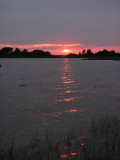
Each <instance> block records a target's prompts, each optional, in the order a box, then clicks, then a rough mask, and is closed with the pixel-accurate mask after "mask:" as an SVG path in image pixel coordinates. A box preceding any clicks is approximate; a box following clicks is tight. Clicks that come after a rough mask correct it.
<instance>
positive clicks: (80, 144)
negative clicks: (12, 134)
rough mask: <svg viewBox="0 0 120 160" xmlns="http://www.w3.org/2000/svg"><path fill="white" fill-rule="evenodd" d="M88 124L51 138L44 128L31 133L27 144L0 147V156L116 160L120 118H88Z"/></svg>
mask: <svg viewBox="0 0 120 160" xmlns="http://www.w3.org/2000/svg"><path fill="white" fill-rule="evenodd" d="M90 121H91V123H90V126H88V127H86V128H87V131H85V130H86V129H85V130H84V129H82V128H81V129H78V128H76V129H75V128H74V129H71V130H70V131H69V132H67V133H65V135H64V137H58V138H55V136H54V135H53V134H52V133H49V132H47V131H46V135H45V136H44V137H40V136H38V137H34V138H33V139H32V140H31V142H30V143H29V144H28V145H24V146H23V145H22V146H19V147H16V145H15V138H13V140H12V143H11V145H10V146H9V147H8V146H4V147H3V146H1V147H0V160H62V159H63V160H64V159H65V160H119V159H120V119H119V118H117V117H114V116H112V117H101V118H100V119H95V118H94V117H93V118H91V120H90Z"/></svg>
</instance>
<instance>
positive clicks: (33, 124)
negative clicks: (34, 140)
mask: <svg viewBox="0 0 120 160" xmlns="http://www.w3.org/2000/svg"><path fill="white" fill-rule="evenodd" d="M0 63H1V64H2V67H1V68H0V135H1V136H2V137H4V138H5V139H10V137H12V136H13V135H15V136H16V137H17V138H18V139H19V140H25V141H27V138H28V137H31V136H32V135H34V134H38V133H44V132H45V131H46V129H50V130H52V131H54V132H55V134H61V133H63V132H64V131H65V130H67V129H70V128H72V127H73V126H77V125H79V124H80V123H83V124H85V125H87V124H88V123H89V120H90V118H91V117H92V116H95V117H98V116H101V115H106V114H107V115H108V114H109V115H115V116H119V114H120V107H119V106H120V83H119V82H120V72H119V70H120V63H119V61H109V60H108V61H107V60H106V61H101V60H100V61H99V60H97V61H95V60H90V61H89V60H82V59H72V58H70V59H67V58H59V59H57V58H54V59H52V58H51V59H47V58H46V59H44V58H41V59H35V58H34V59H22V58H21V59H1V60H0Z"/></svg>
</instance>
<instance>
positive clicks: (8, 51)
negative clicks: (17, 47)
mask: <svg viewBox="0 0 120 160" xmlns="http://www.w3.org/2000/svg"><path fill="white" fill-rule="evenodd" d="M12 52H13V48H11V47H4V48H2V49H1V50H0V55H1V56H7V55H10V54H11V53H12Z"/></svg>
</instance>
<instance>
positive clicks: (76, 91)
mask: <svg viewBox="0 0 120 160" xmlns="http://www.w3.org/2000/svg"><path fill="white" fill-rule="evenodd" d="M75 92H77V91H65V92H64V93H75Z"/></svg>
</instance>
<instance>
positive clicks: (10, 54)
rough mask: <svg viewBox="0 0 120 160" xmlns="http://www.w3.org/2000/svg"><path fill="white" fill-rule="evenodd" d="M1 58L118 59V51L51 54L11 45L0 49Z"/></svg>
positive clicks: (119, 56) (119, 55) (89, 50)
mask: <svg viewBox="0 0 120 160" xmlns="http://www.w3.org/2000/svg"><path fill="white" fill-rule="evenodd" d="M0 57H1V58H22V57H23V58H106V57H107V58H109V57H112V58H113V57H115V58H116V59H120V53H116V52H115V51H114V50H111V51H108V50H106V49H104V50H103V51H99V52H96V53H93V52H92V51H91V49H88V50H83V51H82V52H81V53H79V54H75V53H69V54H68V55H65V56H60V55H52V54H51V53H50V52H48V51H47V52H45V51H43V50H33V51H31V52H29V51H28V50H27V49H23V50H20V49H19V48H16V49H15V50H13V48H11V47H4V48H2V49H1V50H0Z"/></svg>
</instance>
